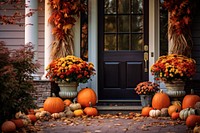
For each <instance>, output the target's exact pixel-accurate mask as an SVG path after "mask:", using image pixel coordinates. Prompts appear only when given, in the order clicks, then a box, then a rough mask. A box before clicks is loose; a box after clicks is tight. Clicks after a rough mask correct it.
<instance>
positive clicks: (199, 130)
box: [193, 125, 200, 133]
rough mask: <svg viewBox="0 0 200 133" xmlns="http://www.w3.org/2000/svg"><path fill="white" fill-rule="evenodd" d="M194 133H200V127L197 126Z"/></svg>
mask: <svg viewBox="0 0 200 133" xmlns="http://www.w3.org/2000/svg"><path fill="white" fill-rule="evenodd" d="M193 133H200V126H199V125H196V126H195V127H194V129H193Z"/></svg>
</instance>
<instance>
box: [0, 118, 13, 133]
mask: <svg viewBox="0 0 200 133" xmlns="http://www.w3.org/2000/svg"><path fill="white" fill-rule="evenodd" d="M1 130H2V132H5V133H8V132H15V131H16V125H15V123H14V122H12V121H5V122H4V123H3V124H2V126H1Z"/></svg>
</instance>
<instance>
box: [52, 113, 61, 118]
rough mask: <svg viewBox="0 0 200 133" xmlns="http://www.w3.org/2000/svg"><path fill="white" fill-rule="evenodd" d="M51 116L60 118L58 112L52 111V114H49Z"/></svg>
mask: <svg viewBox="0 0 200 133" xmlns="http://www.w3.org/2000/svg"><path fill="white" fill-rule="evenodd" d="M51 117H52V118H54V119H58V118H60V114H59V113H53V114H51Z"/></svg>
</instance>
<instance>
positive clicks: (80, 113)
mask: <svg viewBox="0 0 200 133" xmlns="http://www.w3.org/2000/svg"><path fill="white" fill-rule="evenodd" d="M83 114H84V112H83V110H82V109H77V110H75V111H74V115H75V116H82V115H83Z"/></svg>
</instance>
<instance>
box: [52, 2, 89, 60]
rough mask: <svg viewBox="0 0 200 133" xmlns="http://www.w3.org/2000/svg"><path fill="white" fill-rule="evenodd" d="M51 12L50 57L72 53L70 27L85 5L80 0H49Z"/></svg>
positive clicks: (72, 43)
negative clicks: (51, 40)
mask: <svg viewBox="0 0 200 133" xmlns="http://www.w3.org/2000/svg"><path fill="white" fill-rule="evenodd" d="M49 4H50V7H51V9H52V14H51V16H50V18H49V20H48V21H49V23H50V24H52V25H53V29H52V34H53V35H54V36H55V41H54V42H53V43H52V51H51V57H52V58H53V59H56V58H60V57H65V56H67V55H73V54H74V50H73V49H74V42H73V33H72V28H73V26H74V25H75V23H76V18H77V17H79V14H80V12H84V11H85V9H86V8H85V5H84V4H83V3H81V1H80V0H49Z"/></svg>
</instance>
